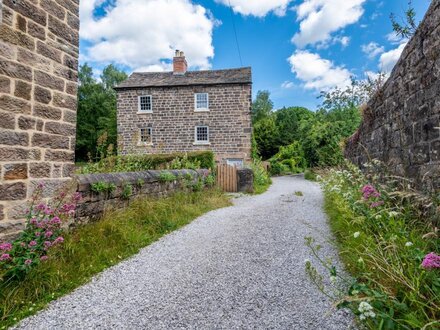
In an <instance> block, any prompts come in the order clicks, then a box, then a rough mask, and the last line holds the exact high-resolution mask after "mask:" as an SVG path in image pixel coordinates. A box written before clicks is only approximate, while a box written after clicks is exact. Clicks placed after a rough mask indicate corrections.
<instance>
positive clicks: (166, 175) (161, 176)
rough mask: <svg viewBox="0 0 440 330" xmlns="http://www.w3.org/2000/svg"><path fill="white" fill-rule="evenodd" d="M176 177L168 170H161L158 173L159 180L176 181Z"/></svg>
mask: <svg viewBox="0 0 440 330" xmlns="http://www.w3.org/2000/svg"><path fill="white" fill-rule="evenodd" d="M176 180H177V177H176V176H175V175H174V174H173V173H171V172H169V171H162V172H160V174H159V181H160V182H172V181H176Z"/></svg>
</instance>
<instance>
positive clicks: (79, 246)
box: [0, 189, 230, 329]
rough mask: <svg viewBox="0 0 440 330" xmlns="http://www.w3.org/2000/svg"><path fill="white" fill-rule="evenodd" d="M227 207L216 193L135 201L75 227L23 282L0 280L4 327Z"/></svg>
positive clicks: (0, 319)
mask: <svg viewBox="0 0 440 330" xmlns="http://www.w3.org/2000/svg"><path fill="white" fill-rule="evenodd" d="M229 205H230V202H229V200H228V198H227V197H226V196H225V195H224V194H223V193H221V192H219V191H217V190H214V189H212V190H205V191H203V192H194V193H177V194H175V195H172V196H170V197H167V198H163V199H142V200H137V201H135V202H133V203H132V204H131V205H130V206H129V207H128V208H127V209H125V210H120V211H114V212H110V213H108V214H106V215H105V216H104V217H103V219H102V220H101V221H99V222H96V223H92V224H87V225H84V226H81V227H79V228H77V229H76V230H74V231H72V232H71V233H68V234H66V235H65V242H64V244H63V245H61V246H60V247H59V248H57V249H55V250H53V251H51V255H50V259H49V261H47V262H46V263H44V264H40V265H39V266H38V267H36V268H35V269H33V270H32V271H31V272H30V273H29V274H28V275H27V276H26V278H24V279H23V280H22V281H12V282H9V283H5V282H1V280H0V329H6V328H7V327H9V326H11V325H13V324H15V323H17V322H18V321H19V320H21V319H23V318H25V317H27V316H30V315H32V314H34V313H35V312H36V311H38V310H40V309H42V308H43V307H45V306H46V305H47V304H48V303H49V302H50V301H52V300H54V299H56V298H58V297H60V296H62V295H65V294H66V293H69V292H71V291H73V290H74V289H75V288H77V287H79V286H81V285H83V284H85V283H87V282H88V281H89V280H90V279H91V278H92V277H93V276H94V275H96V274H98V273H99V272H101V271H103V270H104V269H106V268H108V267H110V266H113V265H115V264H117V263H118V262H120V261H121V260H124V259H126V258H128V257H130V256H132V255H134V254H136V253H137V252H138V251H139V250H140V249H141V248H143V247H145V246H147V245H149V244H151V243H153V242H154V241H156V240H158V239H159V238H161V237H162V236H164V235H165V234H167V233H169V232H171V231H173V230H176V229H179V228H180V227H182V226H184V225H186V224H188V223H190V222H191V221H192V220H194V219H195V218H197V217H199V216H200V215H202V214H204V213H206V212H208V211H211V210H214V209H217V208H221V207H225V206H229Z"/></svg>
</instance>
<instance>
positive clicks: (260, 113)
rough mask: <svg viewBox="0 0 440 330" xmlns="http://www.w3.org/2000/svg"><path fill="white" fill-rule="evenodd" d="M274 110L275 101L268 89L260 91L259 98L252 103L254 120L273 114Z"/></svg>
mask: <svg viewBox="0 0 440 330" xmlns="http://www.w3.org/2000/svg"><path fill="white" fill-rule="evenodd" d="M272 110H273V102H272V101H271V99H270V93H269V92H268V91H258V93H257V98H256V99H255V101H254V102H253V103H252V122H253V123H256V122H258V121H259V120H262V119H264V118H267V117H269V116H271V114H272Z"/></svg>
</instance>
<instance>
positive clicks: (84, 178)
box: [73, 170, 209, 224]
mask: <svg viewBox="0 0 440 330" xmlns="http://www.w3.org/2000/svg"><path fill="white" fill-rule="evenodd" d="M167 172H170V173H172V174H174V176H175V177H176V180H175V181H171V182H161V180H160V174H161V173H162V171H140V172H131V173H106V174H85V175H78V176H77V177H76V178H75V179H76V181H77V191H78V192H80V193H81V195H82V199H81V202H80V203H79V205H78V207H77V210H76V216H75V218H76V219H75V222H74V223H73V224H78V223H80V224H84V223H88V222H90V221H94V220H97V219H99V218H100V217H101V216H102V215H103V214H104V213H105V211H108V210H112V209H120V208H124V207H126V206H128V205H129V204H130V202H131V201H133V200H134V199H137V198H142V197H165V196H168V195H169V194H171V193H173V192H177V191H185V190H186V189H187V187H186V186H185V183H186V180H184V178H187V177H188V176H191V178H192V179H190V181H191V182H192V183H196V182H198V180H202V179H203V178H204V177H206V176H207V175H209V171H208V170H197V171H194V170H167ZM99 182H105V183H111V184H113V185H114V187H115V189H114V191H112V192H110V193H106V192H96V191H93V184H96V183H99ZM127 189H128V191H129V192H130V193H129V194H126V195H125V196H124V190H125V191H127Z"/></svg>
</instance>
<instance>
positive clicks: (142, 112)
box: [137, 111, 153, 115]
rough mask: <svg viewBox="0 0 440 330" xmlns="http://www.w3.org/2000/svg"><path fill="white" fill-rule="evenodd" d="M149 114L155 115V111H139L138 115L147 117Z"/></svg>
mask: <svg viewBox="0 0 440 330" xmlns="http://www.w3.org/2000/svg"><path fill="white" fill-rule="evenodd" d="M149 113H153V111H138V112H137V114H138V115H147V114H149Z"/></svg>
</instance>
